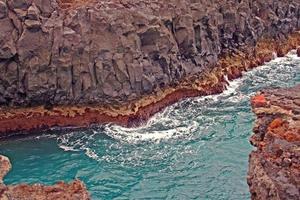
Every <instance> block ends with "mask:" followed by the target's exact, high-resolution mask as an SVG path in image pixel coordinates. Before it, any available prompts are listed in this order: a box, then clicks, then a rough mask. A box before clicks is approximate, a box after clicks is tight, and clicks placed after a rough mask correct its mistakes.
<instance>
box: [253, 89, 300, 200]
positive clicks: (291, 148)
mask: <svg viewBox="0 0 300 200" xmlns="http://www.w3.org/2000/svg"><path fill="white" fill-rule="evenodd" d="M262 97H264V98H262ZM260 98H261V99H264V100H263V102H265V101H266V103H263V104H260ZM257 99H259V101H258V102H259V104H257ZM252 107H253V111H254V113H255V114H256V115H257V120H256V125H255V127H254V129H253V130H254V135H253V136H252V137H251V139H250V142H251V144H253V145H254V146H255V147H256V148H257V149H256V150H255V151H253V152H252V153H251V154H250V157H249V172H248V184H249V187H250V192H251V197H252V199H253V200H266V199H268V200H269V199H270V200H298V199H299V198H300V85H298V86H295V87H292V88H288V89H285V88H284V89H272V90H265V91H263V92H261V93H260V94H259V95H257V96H256V97H254V98H253V99H252Z"/></svg>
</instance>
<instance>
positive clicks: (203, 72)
mask: <svg viewBox="0 0 300 200" xmlns="http://www.w3.org/2000/svg"><path fill="white" fill-rule="evenodd" d="M0 8H1V9H0V26H1V27H5V28H4V29H1V30H0V42H1V44H2V46H1V49H0V136H1V137H7V136H10V135H11V134H15V133H18V132H22V131H23V133H24V132H31V131H34V130H47V129H50V128H53V127H87V126H89V125H91V124H94V123H96V124H99V123H110V122H112V123H116V124H120V125H123V126H134V125H137V124H139V123H141V122H144V121H145V120H147V119H148V118H149V117H150V116H152V115H153V114H155V113H156V112H159V111H160V110H162V109H163V108H164V107H166V106H168V105H170V104H172V103H174V102H177V101H178V100H180V99H183V98H187V97H193V96H200V95H208V94H215V93H220V92H222V91H223V90H224V89H225V88H226V85H227V80H226V77H228V78H229V79H234V78H238V77H240V76H241V75H242V72H243V71H247V70H250V69H252V68H253V67H256V66H259V65H261V64H263V63H264V62H266V61H270V60H271V59H272V58H274V55H276V54H277V55H278V56H283V55H285V54H286V53H287V52H288V51H289V50H291V49H295V48H297V47H298V46H299V45H300V36H299V35H300V34H299V33H298V32H297V30H299V28H300V23H299V15H298V11H299V10H300V1H298V0H297V1H295V0H294V1H290V0H284V1H250V0H242V1H237V0H236V1H235V0H227V1H219V0H214V1H212V2H210V3H207V1H204V0H199V1H190V0H182V1H178V0H171V1H170V0H168V1H167V0H163V1H151V2H148V1H144V0H138V1H136V0H135V1H131V0H122V1H117V0H109V1H100V0H93V1H92V0H91V1H83V0H77V1H68V0H60V1H55V0H54V1H50V0H45V1H42V2H41V1H39V0H31V1H25V0H18V1H16V0H1V1H0ZM41 41H42V42H41Z"/></svg>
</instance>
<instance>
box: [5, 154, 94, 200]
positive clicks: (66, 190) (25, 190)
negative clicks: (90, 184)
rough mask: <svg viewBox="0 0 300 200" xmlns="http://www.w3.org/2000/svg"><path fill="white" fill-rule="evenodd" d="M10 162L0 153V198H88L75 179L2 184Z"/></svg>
mask: <svg viewBox="0 0 300 200" xmlns="http://www.w3.org/2000/svg"><path fill="white" fill-rule="evenodd" d="M10 169H11V164H10V161H9V159H8V158H7V157H5V156H2V155H0V199H3V200H28V199H36V200H45V199H47V200H57V199H65V200H89V199H90V197H89V194H88V192H87V190H86V188H85V186H84V184H83V183H82V182H81V181H79V180H75V181H73V182H71V183H69V184H67V183H64V182H59V183H57V184H55V185H53V186H44V185H40V184H34V185H27V184H19V185H4V184H3V178H4V176H5V175H6V174H7V173H8V172H9V171H10Z"/></svg>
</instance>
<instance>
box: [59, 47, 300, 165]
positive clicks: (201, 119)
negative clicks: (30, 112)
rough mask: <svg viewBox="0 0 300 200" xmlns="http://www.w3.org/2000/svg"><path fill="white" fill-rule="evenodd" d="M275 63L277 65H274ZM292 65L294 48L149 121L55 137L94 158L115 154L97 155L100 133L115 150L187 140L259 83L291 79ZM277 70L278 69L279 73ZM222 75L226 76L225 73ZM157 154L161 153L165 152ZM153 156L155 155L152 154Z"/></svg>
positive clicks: (68, 147)
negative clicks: (220, 89) (221, 88)
mask: <svg viewBox="0 0 300 200" xmlns="http://www.w3.org/2000/svg"><path fill="white" fill-rule="evenodd" d="M275 66H276V69H275V68H274V67H275ZM291 66H294V67H296V68H300V58H298V57H297V55H296V53H295V51H292V52H290V53H289V54H288V55H287V56H286V57H283V58H280V57H278V58H275V59H274V60H272V61H270V62H268V63H266V64H265V65H263V66H261V67H258V68H256V69H253V70H251V71H249V72H245V73H244V76H243V77H242V78H239V79H236V80H233V81H228V83H229V84H228V86H227V88H226V90H225V91H224V92H223V93H221V94H217V95H209V96H203V97H196V98H191V99H188V100H184V101H181V102H178V103H176V104H174V105H172V106H169V107H167V108H166V109H164V110H163V111H162V112H160V113H157V114H155V115H154V116H153V117H151V118H150V119H149V120H148V122H146V123H145V124H143V125H141V126H139V127H133V128H125V127H121V126H118V125H114V124H108V125H105V126H101V127H100V128H99V129H94V130H92V131H89V132H88V133H85V132H82V131H80V132H71V133H68V134H64V135H61V136H59V137H58V139H57V141H58V144H59V146H60V148H62V149H63V150H65V151H83V152H84V153H85V154H86V155H87V156H88V157H90V158H92V159H94V160H105V161H111V160H114V159H116V158H115V157H114V156H112V155H111V156H110V155H107V154H103V155H99V152H98V150H97V148H98V147H97V140H98V138H97V137H98V136H99V135H103V134H105V135H106V136H108V137H110V138H111V139H113V140H114V141H117V143H114V144H113V145H112V146H110V147H107V148H111V149H114V148H117V149H118V150H120V149H122V145H124V143H125V144H128V145H136V144H139V143H145V142H146V143H147V142H150V143H160V142H162V141H167V140H168V141H169V140H174V141H178V139H182V140H186V141H189V140H192V139H193V138H194V137H199V136H195V134H196V133H197V134H200V133H201V134H205V133H206V132H208V131H210V130H211V129H212V127H214V124H216V123H220V120H221V121H222V120H223V121H224V120H227V119H230V116H228V113H230V112H231V110H235V107H234V105H235V104H236V103H238V102H240V101H245V102H248V99H249V98H250V96H252V95H254V94H255V93H256V91H257V86H258V85H259V86H260V87H261V88H264V87H269V86H272V84H273V83H276V81H281V84H282V82H283V83H284V82H285V79H287V80H288V79H290V78H291V77H290V76H291V73H288V71H289V70H295V69H294V68H293V67H291ZM278 73H280V76H279V75H278ZM225 79H226V80H227V77H225ZM287 82H288V81H287ZM245 84H246V85H247V91H246V92H245V91H243V87H244V85H245ZM222 103H223V104H224V103H225V104H226V105H227V106H226V107H224V106H223V107H222V110H220V108H219V107H218V106H216V105H219V104H222ZM211 137H213V135H212V136H211ZM114 145H116V146H114ZM118 145H120V146H118ZM143 150H146V149H145V148H142V149H138V150H137V151H134V152H131V153H130V152H122V154H124V155H120V156H118V157H117V158H118V159H120V160H121V161H122V162H123V161H124V162H127V161H129V160H130V159H131V160H132V159H134V160H135V161H137V160H138V159H139V153H141V151H143ZM142 153H145V152H142ZM165 153H167V151H166V152H165ZM131 154H132V155H131ZM125 155H126V156H125ZM156 156H158V157H163V156H164V155H161V156H159V155H156ZM153 159H156V158H154V157H153ZM157 159H158V158H157Z"/></svg>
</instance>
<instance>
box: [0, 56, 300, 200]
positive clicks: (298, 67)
mask: <svg viewBox="0 0 300 200" xmlns="http://www.w3.org/2000/svg"><path fill="white" fill-rule="evenodd" d="M296 83H300V59H299V58H297V57H296V56H295V55H294V54H289V55H288V56H287V57H285V58H278V59H276V60H274V61H272V62H270V63H268V64H266V65H265V66H262V67H260V68H258V69H255V70H253V71H251V72H247V73H245V75H244V77H243V78H242V79H239V80H236V81H233V82H231V83H230V86H229V87H228V90H227V91H225V92H224V93H223V94H220V95H215V96H208V97H199V98H193V99H188V100H185V101H182V102H179V103H177V104H175V105H173V106H170V107H168V108H166V109H165V110H164V111H163V112H162V113H159V114H157V115H156V116H154V117H153V118H152V119H151V120H150V121H149V122H148V123H147V124H145V125H144V126H141V127H139V128H132V129H128V128H122V127H119V126H116V125H106V126H100V127H96V128H93V129H85V130H80V131H73V132H67V133H61V132H56V133H55V134H53V133H52V134H51V135H50V134H49V133H48V134H46V133H45V134H43V135H42V136H39V137H37V136H32V137H29V138H28V137H27V138H23V139H18V140H14V141H12V140H8V141H2V142H0V154H4V155H6V156H8V157H9V158H10V159H11V161H12V164H13V169H12V171H11V172H10V173H9V174H8V176H7V177H6V178H5V183H6V184H16V183H20V182H25V183H44V184H53V183H55V182H56V181H57V180H65V181H71V180H72V179H74V178H79V179H81V180H83V181H84V182H85V183H86V185H87V188H88V190H89V192H90V193H91V196H92V199H105V200H109V199H180V200H184V199H207V200H221V199H222V200H223V199H230V200H234V199H236V200H243V199H250V194H249V191H248V186H247V183H246V176H247V168H248V155H249V153H250V151H251V150H252V147H251V145H250V144H249V142H248V139H249V137H250V136H251V134H252V131H251V130H252V127H253V123H254V120H255V117H254V115H253V114H252V112H251V108H250V104H249V99H250V97H251V96H252V95H254V94H255V92H256V91H258V90H260V89H262V88H266V87H279V86H280V87H287V86H292V85H295V84H296Z"/></svg>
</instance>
